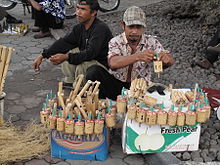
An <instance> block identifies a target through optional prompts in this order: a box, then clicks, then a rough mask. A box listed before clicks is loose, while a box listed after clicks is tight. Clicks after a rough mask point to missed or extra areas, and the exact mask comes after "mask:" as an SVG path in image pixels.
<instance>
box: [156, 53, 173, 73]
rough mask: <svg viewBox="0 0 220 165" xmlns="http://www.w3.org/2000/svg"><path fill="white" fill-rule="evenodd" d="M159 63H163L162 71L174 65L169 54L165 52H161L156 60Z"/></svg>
mask: <svg viewBox="0 0 220 165" xmlns="http://www.w3.org/2000/svg"><path fill="white" fill-rule="evenodd" d="M158 60H159V61H162V62H163V67H164V69H166V68H168V67H170V66H171V65H173V64H174V62H175V60H174V58H173V57H172V56H171V55H170V53H169V52H168V51H166V50H164V51H161V52H160V53H159V58H158Z"/></svg>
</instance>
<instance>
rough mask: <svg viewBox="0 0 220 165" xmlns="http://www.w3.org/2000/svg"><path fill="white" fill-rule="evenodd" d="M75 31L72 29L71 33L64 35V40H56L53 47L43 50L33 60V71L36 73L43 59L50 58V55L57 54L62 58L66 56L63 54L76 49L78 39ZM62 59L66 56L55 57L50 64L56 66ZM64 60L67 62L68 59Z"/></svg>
mask: <svg viewBox="0 0 220 165" xmlns="http://www.w3.org/2000/svg"><path fill="white" fill-rule="evenodd" d="M76 29H77V28H76V27H74V28H73V31H72V32H71V33H70V34H68V35H66V36H65V37H64V38H61V39H59V40H57V41H56V42H55V43H54V44H53V45H51V46H50V48H48V49H45V50H44V51H43V53H42V54H41V55H40V56H38V57H37V58H36V59H35V60H34V63H33V69H34V70H37V71H38V70H40V65H41V63H42V60H43V59H44V58H50V57H51V56H52V55H56V54H59V55H58V56H62V55H64V56H65V55H66V54H65V53H67V52H68V51H69V50H71V49H73V48H75V47H77V40H78V38H79V37H78V35H77V33H76V31H77V30H76ZM64 58H65V59H66V58H67V56H65V57H57V56H56V58H53V59H52V61H51V62H52V63H54V64H55V63H57V64H58V63H59V61H60V60H62V59H64ZM66 60H68V58H67V59H66Z"/></svg>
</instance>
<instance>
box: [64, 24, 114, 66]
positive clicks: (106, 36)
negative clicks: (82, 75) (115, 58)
mask: <svg viewBox="0 0 220 165" xmlns="http://www.w3.org/2000/svg"><path fill="white" fill-rule="evenodd" d="M90 35H91V36H90V38H89V40H88V41H87V45H86V49H85V50H83V51H80V52H78V53H69V59H68V61H69V63H70V64H74V65H78V64H81V63H82V62H85V61H91V60H94V59H97V58H98V57H99V56H103V55H104V54H103V53H102V51H103V49H106V50H107V47H108V41H109V40H110V39H111V38H112V34H111V32H110V30H109V29H108V28H107V27H105V26H97V27H96V28H95V29H94V30H93V31H92V32H91V34H90ZM106 55H107V51H106Z"/></svg>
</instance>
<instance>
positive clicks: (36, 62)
mask: <svg viewBox="0 0 220 165" xmlns="http://www.w3.org/2000/svg"><path fill="white" fill-rule="evenodd" d="M43 58H44V57H43V56H42V55H40V56H38V57H37V58H36V59H35V60H34V63H33V69H34V70H35V71H39V70H40V65H41V62H42V60H43Z"/></svg>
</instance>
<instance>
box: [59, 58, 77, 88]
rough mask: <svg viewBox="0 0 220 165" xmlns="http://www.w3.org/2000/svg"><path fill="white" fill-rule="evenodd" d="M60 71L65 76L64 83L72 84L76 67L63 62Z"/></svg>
mask: <svg viewBox="0 0 220 165" xmlns="http://www.w3.org/2000/svg"><path fill="white" fill-rule="evenodd" d="M61 69H62V72H63V74H64V76H65V78H64V82H65V83H71V84H72V83H73V82H74V78H75V71H76V65H72V64H69V62H68V61H64V62H63V63H62V64H61Z"/></svg>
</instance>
